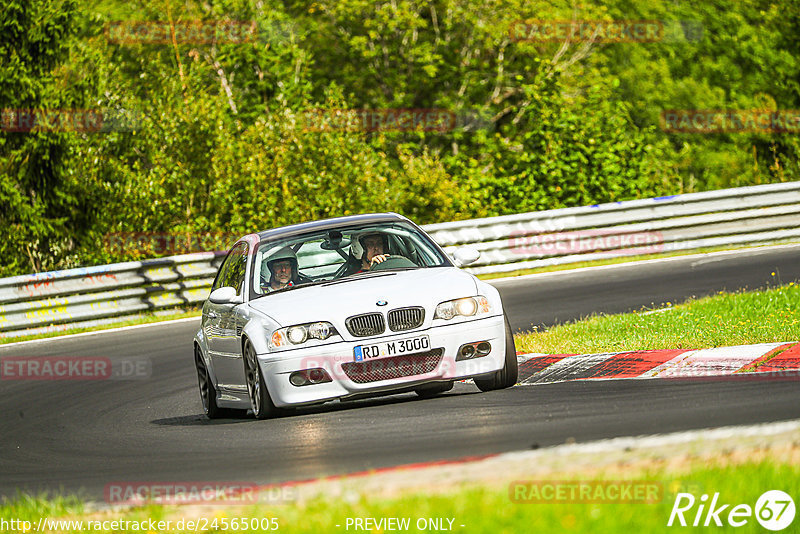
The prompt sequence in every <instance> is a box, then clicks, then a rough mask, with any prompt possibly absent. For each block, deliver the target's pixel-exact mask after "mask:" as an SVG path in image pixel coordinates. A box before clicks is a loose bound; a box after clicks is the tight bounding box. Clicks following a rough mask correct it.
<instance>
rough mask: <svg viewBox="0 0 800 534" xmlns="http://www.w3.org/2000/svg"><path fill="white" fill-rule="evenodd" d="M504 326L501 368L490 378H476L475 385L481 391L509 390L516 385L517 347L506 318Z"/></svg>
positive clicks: (517, 370)
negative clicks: (504, 344)
mask: <svg viewBox="0 0 800 534" xmlns="http://www.w3.org/2000/svg"><path fill="white" fill-rule="evenodd" d="M505 324H506V357H505V362H504V363H503V368H502V369H500V370H499V371H497V372H496V373H495V374H494V375H492V376H491V377H490V378H476V379H475V385H476V386H478V388H479V389H480V390H481V391H492V390H495V389H504V388H510V387H511V386H513V385H514V384H516V383H517V377H518V376H519V368H518V366H517V347H516V346H515V345H514V334H513V333H512V332H511V325H509V324H508V317H506V318H505Z"/></svg>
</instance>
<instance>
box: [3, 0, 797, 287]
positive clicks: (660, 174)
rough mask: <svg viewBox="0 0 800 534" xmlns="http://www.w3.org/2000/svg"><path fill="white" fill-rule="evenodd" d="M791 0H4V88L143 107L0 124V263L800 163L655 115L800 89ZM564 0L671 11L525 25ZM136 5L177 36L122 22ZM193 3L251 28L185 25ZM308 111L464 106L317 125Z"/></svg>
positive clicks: (567, 8)
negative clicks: (587, 29) (641, 37)
mask: <svg viewBox="0 0 800 534" xmlns="http://www.w3.org/2000/svg"><path fill="white" fill-rule="evenodd" d="M799 13H800V2H799V1H798V0H792V1H791V2H786V3H781V4H777V3H773V2H768V1H765V0H757V1H753V2H747V3H739V2H734V1H733V0H726V1H724V2H722V3H721V4H719V3H718V5H715V6H711V5H705V4H702V5H695V4H687V3H675V2H671V1H666V0H656V1H655V2H650V3H648V4H641V3H634V2H627V1H624V0H607V1H604V2H599V3H596V4H594V5H589V6H583V7H580V8H574V7H573V5H572V3H569V2H566V1H562V2H556V3H551V2H544V1H534V2H530V1H528V0H488V1H487V2H484V3H482V4H476V3H474V2H470V1H468V0H434V1H433V2H429V1H422V0H393V1H392V2H384V1H380V2H373V1H366V0H320V1H316V2H312V3H309V2H299V1H285V2H278V1H277V0H262V1H255V0H214V1H212V2H197V1H195V0H190V1H188V2H174V1H173V0H156V1H155V2H150V1H148V2H145V1H144V0H132V1H126V2H119V1H116V0H115V1H111V2H107V1H102V2H101V1H96V2H95V3H94V5H85V4H82V3H78V2H74V1H73V0H60V1H58V0H30V1H27V0H26V1H24V2H23V1H19V0H7V1H6V3H5V5H4V8H3V10H2V13H1V14H0V28H2V30H3V34H2V35H3V37H2V41H0V108H2V109H40V110H58V109H97V110H100V111H102V112H103V114H104V116H105V117H107V118H110V117H111V115H113V114H117V115H120V114H122V115H124V116H127V117H129V118H130V120H129V121H128V122H127V123H113V121H112V122H111V123H110V124H108V127H106V128H104V130H103V131H101V132H75V131H43V130H38V131H37V130H34V131H32V132H7V131H4V132H0V205H2V212H0V227H1V228H2V236H1V237H2V239H0V255H2V257H3V262H2V264H0V276H4V275H13V274H21V273H25V272H31V271H39V270H48V269H56V268H64V267H72V266H77V265H85V264H93V263H105V262H110V261H118V260H127V259H141V258H142V257H147V256H150V255H152V251H148V250H124V251H119V250H111V249H109V248H108V247H105V246H104V243H105V242H106V241H107V238H108V234H110V233H114V232H172V233H181V234H187V235H188V234H205V233H226V234H227V233H230V234H241V233H245V232H251V231H255V230H259V229H264V228H268V227H273V226H277V225H282V224H289V223H294V222H300V221H305V220H311V219H316V218H320V217H329V216H337V215H345V214H352V213H364V212H375V211H384V210H391V211H397V212H400V213H403V214H405V215H408V216H409V217H411V218H413V219H414V220H416V221H417V222H420V223H431V222H439V221H445V220H455V219H466V218H471V217H484V216H493V215H500V214H508V213H517V212H524V211H531V210H542V209H551V208H558V207H565V206H577V205H585V204H594V203H599V202H607V201H618V200H626V199H632V198H641V197H647V196H653V195H665V194H672V193H677V192H688V191H696V190H705V189H712V188H719V187H730V186H739V185H748V184H756V183H766V182H772V181H787V180H797V179H800V167H799V166H798V161H799V160H800V158H799V157H798V156H799V155H800V146H799V145H798V140H797V137H796V136H791V135H765V134H724V135H722V134H718V135H701V134H673V133H667V132H664V131H663V130H661V128H660V123H659V115H660V112H661V110H663V109H683V108H686V109H726V108H731V109H756V108H757V109H763V108H767V109H797V108H800V82H798V80H800V60H798V58H800V53H798V52H800V51H799V50H798V48H800V41H799V40H798V35H800V28H799V27H798V24H800V23H799V22H798V21H800V17H798V14H799ZM573 17H574V18H576V19H588V20H614V19H653V20H661V21H665V26H666V27H668V28H670V31H669V32H668V36H667V38H665V39H664V40H663V41H661V42H653V43H599V42H586V41H581V40H573V41H570V42H526V41H516V40H514V39H513V38H512V34H511V32H510V28H512V26H513V25H514V24H515V22H519V21H524V20H528V21H530V20H569V19H570V18H573ZM121 21H139V22H142V21H145V22H148V21H149V24H151V25H158V26H160V27H161V28H166V29H167V30H168V31H167V32H166V35H167V38H166V39H164V40H163V41H160V42H145V41H143V40H142V39H141V36H139V37H137V35H136V34H130V35H129V37H130V39H129V40H127V41H119V40H115V39H112V38H111V32H110V30H109V28H111V27H112V26H113V25H114V24H117V23H119V22H121ZM196 21H203V22H204V23H205V24H207V25H210V26H209V27H212V28H213V27H214V24H215V23H228V24H241V23H244V25H246V26H247V27H251V26H249V24H250V23H251V22H252V24H253V26H252V28H253V29H254V33H252V34H250V38H248V39H245V40H242V41H238V42H237V41H231V40H225V39H223V38H219V35H220V34H218V39H217V40H215V41H211V40H209V41H203V42H201V41H198V40H195V41H191V40H189V41H187V40H185V39H184V40H181V39H179V36H180V32H179V30H180V28H181V27H186V26H187V25H191V24H193V23H194V22H196ZM687 21H688V23H687ZM698 28H701V29H702V30H703V31H702V35H700V34H699V33H698V32H697V31H696V30H697V29H698ZM690 30H691V31H690ZM173 32H174V33H175V38H174V39H173V38H172V35H173ZM137 39H138V41H137ZM310 109H327V110H342V109H368V110H386V109H418V110H419V109H434V110H445V111H447V112H449V113H451V116H453V117H455V121H454V122H453V123H451V124H450V125H449V127H448V128H447V129H446V130H445V131H436V130H427V131H426V130H424V129H418V130H414V131H397V130H385V131H343V130H342V131H336V130H334V131H324V132H318V131H310V130H309V129H308V128H307V124H306V122H305V119H304V117H305V114H306V113H307V112H308V111H309V110H310Z"/></svg>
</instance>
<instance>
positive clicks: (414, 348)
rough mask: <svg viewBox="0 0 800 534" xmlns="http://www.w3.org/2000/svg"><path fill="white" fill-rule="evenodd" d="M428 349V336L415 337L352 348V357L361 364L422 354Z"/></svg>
mask: <svg viewBox="0 0 800 534" xmlns="http://www.w3.org/2000/svg"><path fill="white" fill-rule="evenodd" d="M430 347H431V341H430V339H429V338H428V336H417V337H410V338H408V339H398V340H397V341H387V342H385V343H375V344H374V345H359V346H357V347H354V348H353V356H355V361H357V362H363V361H364V360H372V359H374V358H385V357H387V356H400V355H401V354H413V353H415V352H422V351H426V350H428V349H430Z"/></svg>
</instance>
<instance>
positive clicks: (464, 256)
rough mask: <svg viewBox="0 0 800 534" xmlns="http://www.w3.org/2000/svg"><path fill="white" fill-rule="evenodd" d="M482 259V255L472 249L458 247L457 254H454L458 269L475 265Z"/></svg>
mask: <svg viewBox="0 0 800 534" xmlns="http://www.w3.org/2000/svg"><path fill="white" fill-rule="evenodd" d="M480 257H481V253H480V252H478V251H477V250H476V249H474V248H472V247H458V248H457V249H456V250H455V252H453V259H454V260H456V266H458V267H463V266H464V265H469V264H470V263H474V262H476V261H478V258H480Z"/></svg>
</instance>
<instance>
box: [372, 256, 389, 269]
mask: <svg viewBox="0 0 800 534" xmlns="http://www.w3.org/2000/svg"><path fill="white" fill-rule="evenodd" d="M388 258H389V255H388V254H378V255H377V256H373V257H372V259H371V260H370V262H369V267H370V269H371V268H372V266H373V265H375V264H376V263H383V262H385V261H386V260H387V259H388Z"/></svg>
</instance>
